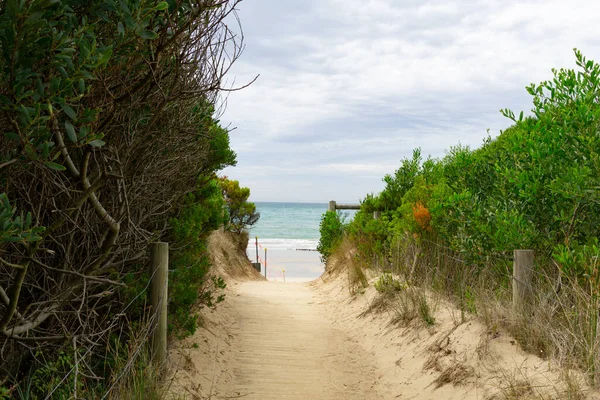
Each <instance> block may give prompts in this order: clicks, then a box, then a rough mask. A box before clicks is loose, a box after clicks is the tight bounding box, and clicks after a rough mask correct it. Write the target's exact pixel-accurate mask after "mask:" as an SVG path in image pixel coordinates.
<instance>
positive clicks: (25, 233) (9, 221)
mask: <svg viewBox="0 0 600 400" xmlns="http://www.w3.org/2000/svg"><path fill="white" fill-rule="evenodd" d="M16 212H17V210H16V208H14V207H13V206H12V205H11V204H10V201H9V200H8V196H7V195H6V193H1V194H0V243H2V242H5V243H23V244H26V243H29V242H36V241H39V240H41V234H42V233H43V232H44V231H45V228H44V227H41V226H37V227H36V226H33V221H32V216H31V213H30V212H28V213H27V214H25V215H22V214H21V215H17V216H15V214H16Z"/></svg>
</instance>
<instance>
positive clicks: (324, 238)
mask: <svg viewBox="0 0 600 400" xmlns="http://www.w3.org/2000/svg"><path fill="white" fill-rule="evenodd" d="M319 232H320V234H321V239H320V240H319V244H318V245H317V251H318V252H319V253H321V261H323V262H326V261H327V257H329V256H330V255H331V253H333V250H334V249H335V248H336V247H337V246H338V245H339V244H340V241H341V240H342V238H343V237H344V221H343V217H342V215H341V214H339V213H337V212H335V211H327V212H326V213H325V214H323V216H322V217H321V223H320V225H319Z"/></svg>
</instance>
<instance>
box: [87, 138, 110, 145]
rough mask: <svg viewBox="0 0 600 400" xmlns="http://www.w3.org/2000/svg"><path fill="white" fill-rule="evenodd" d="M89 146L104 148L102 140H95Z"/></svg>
mask: <svg viewBox="0 0 600 400" xmlns="http://www.w3.org/2000/svg"><path fill="white" fill-rule="evenodd" d="M89 144H90V146H92V147H102V146H104V145H105V144H106V143H104V141H103V140H100V139H96V140H92V141H91V142H90V143H89Z"/></svg>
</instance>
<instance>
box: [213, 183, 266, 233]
mask: <svg viewBox="0 0 600 400" xmlns="http://www.w3.org/2000/svg"><path fill="white" fill-rule="evenodd" d="M219 184H220V186H221V190H222V191H223V198H224V199H225V211H226V214H227V215H226V216H225V230H228V231H231V232H234V233H238V234H240V233H242V232H243V231H245V230H247V229H248V228H249V227H251V226H252V225H254V224H256V222H258V219H259V218H260V213H257V212H256V205H255V204H254V203H252V202H249V201H248V197H250V189H249V188H246V187H240V183H239V182H238V181H233V180H230V179H228V178H227V177H226V176H224V177H221V178H219Z"/></svg>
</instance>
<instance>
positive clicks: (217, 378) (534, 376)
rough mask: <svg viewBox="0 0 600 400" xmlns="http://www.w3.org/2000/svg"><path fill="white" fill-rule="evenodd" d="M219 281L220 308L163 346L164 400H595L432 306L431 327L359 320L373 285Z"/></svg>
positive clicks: (495, 336)
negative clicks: (167, 398)
mask: <svg viewBox="0 0 600 400" xmlns="http://www.w3.org/2000/svg"><path fill="white" fill-rule="evenodd" d="M227 258H228V257H223V260H222V261H220V262H225V261H224V260H225V259H227ZM242 267H243V268H246V267H247V266H245V265H244V266H242ZM220 268H221V270H222V272H227V271H226V270H227V268H230V267H227V266H221V267H220ZM236 268H240V266H239V265H238V266H237V267H236ZM225 275H226V276H227V277H228V280H229V287H228V289H227V299H226V301H225V303H224V304H222V305H220V306H219V309H218V311H216V312H208V313H206V314H205V317H204V325H203V327H202V328H201V329H199V331H198V332H197V334H196V335H195V336H194V337H192V338H189V339H186V340H184V341H180V342H176V343H174V344H173V345H172V348H171V351H170V363H171V368H170V382H171V391H172V393H174V394H185V395H186V396H187V398H188V399H238V398H240V399H254V400H268V399H325V400H328V399H340V400H342V399H425V400H427V399H432V400H433V399H519V398H523V399H542V398H543V399H563V398H595V399H596V398H600V396H598V393H596V392H593V391H589V390H588V391H585V390H574V389H573V388H570V387H569V385H568V383H569V382H570V383H574V382H576V381H581V376H580V375H578V374H576V373H572V374H570V375H569V377H568V378H569V379H567V380H565V376H564V374H561V373H562V372H564V371H559V370H555V369H554V368H553V366H552V364H551V363H550V362H548V361H545V360H542V359H540V358H538V357H536V356H534V355H531V354H527V353H525V352H523V351H521V350H520V349H519V347H518V344H516V343H515V341H514V340H512V339H511V338H510V337H508V336H506V335H505V334H503V333H502V332H498V331H496V332H488V331H486V329H485V328H484V326H483V325H482V324H480V323H479V322H477V320H476V319H474V318H471V319H469V318H466V319H465V318H461V316H460V313H459V312H458V310H456V309H455V308H454V307H453V306H452V305H451V304H446V303H444V301H442V300H439V299H438V300H436V301H435V304H436V307H435V310H433V312H434V314H435V324H434V325H433V326H427V325H426V324H423V323H419V321H418V320H415V321H413V322H412V323H408V324H398V321H396V319H397V318H396V313H395V312H393V311H392V309H391V308H386V307H382V308H380V309H378V310H377V311H374V312H373V311H371V312H369V310H371V309H372V308H373V307H372V305H373V304H374V303H373V302H374V301H377V298H378V296H379V295H378V293H377V292H376V291H375V290H374V288H373V285H372V282H373V280H374V279H372V280H371V285H370V286H369V288H367V289H366V290H364V291H362V292H361V293H358V294H354V295H351V294H350V292H349V290H348V286H347V278H346V274H344V273H337V274H336V275H334V276H324V277H322V279H318V280H316V281H314V282H311V283H282V282H267V281H259V280H256V279H260V278H259V277H257V276H256V275H255V274H253V273H252V272H251V271H250V272H244V273H240V272H239V271H238V272H236V273H230V272H229V273H226V274H225ZM576 386H577V385H576ZM582 387H583V386H582Z"/></svg>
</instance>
